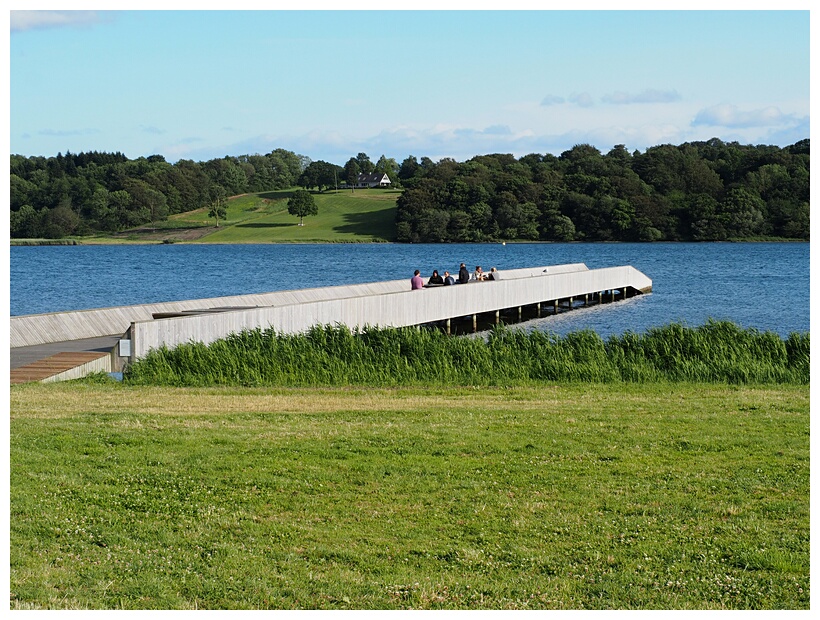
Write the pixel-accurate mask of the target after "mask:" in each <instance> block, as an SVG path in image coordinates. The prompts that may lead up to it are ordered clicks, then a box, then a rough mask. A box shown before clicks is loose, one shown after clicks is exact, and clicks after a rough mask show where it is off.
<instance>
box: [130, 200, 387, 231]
mask: <svg viewBox="0 0 820 620" xmlns="http://www.w3.org/2000/svg"><path fill="white" fill-rule="evenodd" d="M293 191H295V190H293V189H291V190H283V191H276V192H262V193H259V194H245V195H242V196H235V197H233V198H231V199H229V200H228V217H227V221H220V222H219V227H218V228H217V227H216V226H214V220H213V218H209V217H208V210H207V209H198V210H196V211H190V212H187V213H180V214H177V215H174V216H171V217H170V218H169V219H168V222H165V223H163V225H162V226H161V227H158V228H157V229H156V230H155V231H152V233H150V234H153V235H158V234H159V235H161V236H162V238H163V239H169V240H180V241H197V242H200V243H290V242H327V243H345V242H347V243H351V242H379V241H382V242H383V241H393V240H395V218H396V200H397V199H398V197H399V196H400V195H401V192H400V191H399V190H379V189H372V190H356V191H350V190H338V191H328V192H324V193H314V194H313V198H314V200H315V201H316V205H317V206H318V208H319V214H318V215H316V216H311V217H306V218H305V219H304V226H299V218H298V217H295V216H293V215H290V214H289V213H288V204H287V203H288V198H290V196H291V195H292V193H293ZM183 231H187V232H186V234H183ZM192 232H193V234H191V233H192ZM130 234H131V235H132V236H133V235H137V236H139V235H140V234H141V233H140V232H138V231H130Z"/></svg>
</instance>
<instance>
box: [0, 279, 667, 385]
mask: <svg viewBox="0 0 820 620" xmlns="http://www.w3.org/2000/svg"><path fill="white" fill-rule="evenodd" d="M500 276H501V279H500V280H498V281H489V282H475V283H469V284H463V285H455V286H443V287H434V288H425V289H421V290H415V291H411V290H410V279H409V277H408V278H407V279H406V280H390V281H384V282H373V283H367V284H353V285H342V286H332V287H323V288H313V289H299V290H292V291H276V292H271V293H259V294H249V295H238V296H231V297H217V298H210V299H199V300H186V301H176V302H165V303H156V304H141V305H135V306H119V307H113V308H99V309H93V310H81V311H74V312H55V313H49V314H33V315H25V316H15V317H11V329H10V345H11V369H12V375H13V376H14V375H15V373H16V377H17V379H18V380H61V379H67V378H76V377H77V376H83V375H84V374H88V373H90V372H99V371H103V372H116V371H119V370H121V369H122V368H123V367H124V365H125V364H127V363H129V362H132V361H135V360H137V359H140V358H141V357H144V356H145V355H146V354H147V353H148V351H150V350H151V349H152V348H157V347H160V346H163V345H164V346H168V347H174V346H177V345H179V344H183V343H186V342H191V341H196V342H203V343H206V344H207V343H210V342H213V341H215V340H218V339H220V338H224V337H225V336H227V335H229V334H231V333H236V332H240V331H242V330H245V329H256V328H273V329H275V330H276V331H277V332H280V333H300V332H304V331H307V330H308V329H310V328H311V327H313V326H314V325H328V324H330V325H335V324H344V325H347V326H348V327H350V328H351V329H353V328H362V327H365V326H380V327H403V326H410V325H426V324H437V325H441V326H442V327H444V328H445V329H447V330H448V331H449V330H450V327H451V322H452V321H455V320H460V321H462V322H464V321H465V320H466V321H467V322H468V324H469V323H471V324H472V329H473V330H475V329H476V326H477V324H478V318H479V316H482V317H485V318H486V317H489V319H490V323H493V322H496V323H497V322H499V321H500V320H501V315H502V313H504V314H505V316H507V315H509V313H510V311H512V313H513V314H516V313H517V316H518V318H519V320H520V319H521V317H522V314H523V312H524V309H525V308H528V309H530V310H531V312H530V313H529V314H530V315H532V316H541V313H542V312H544V313H547V312H558V311H559V309H561V308H566V309H571V308H573V307H574V305H576V304H579V303H581V304H587V305H588V304H595V303H609V302H612V301H618V300H621V299H626V298H628V297H632V296H634V295H639V294H643V293H648V292H651V290H652V281H651V280H650V279H649V278H648V277H647V276H645V275H644V274H643V273H641V272H640V271H638V270H637V269H635V268H634V267H631V266H622V267H608V268H603V269H588V268H587V266H586V265H584V264H583V263H573V264H568V265H550V266H544V267H535V268H526V269H513V270H506V271H502V272H501V273H500ZM78 352H86V353H89V354H95V355H94V356H91V355H89V356H85V357H83V356H80V357H79V358H76V360H77V362H78V363H77V366H78V367H79V369H78V370H60V371H59V374H58V373H56V372H55V373H54V374H52V375H50V376H48V377H45V378H39V374H38V372H39V373H43V372H46V371H47V370H48V369H49V368H58V367H59V368H62V366H64V365H65V364H67V363H69V361H70V360H71V359H72V358H71V356H68V355H59V354H65V353H78ZM106 352H107V353H108V354H107V355H106ZM55 355H56V356H58V359H54V356H55ZM92 357H94V359H91V358H92ZM86 358H87V359H86ZM44 359H46V362H45V363H44V362H43V360H44ZM81 360H82V361H81ZM37 364H39V366H40V367H41V370H40V371H37V372H35V367H34V366H35V365H37ZM25 377H31V378H30V379H26V378H25Z"/></svg>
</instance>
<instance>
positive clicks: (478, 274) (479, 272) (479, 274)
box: [471, 265, 487, 282]
mask: <svg viewBox="0 0 820 620" xmlns="http://www.w3.org/2000/svg"><path fill="white" fill-rule="evenodd" d="M471 279H472V280H475V281H476V282H481V281H483V280H486V279H487V274H486V273H484V270H483V269H481V265H476V266H475V271H474V272H473V277H472V278H471Z"/></svg>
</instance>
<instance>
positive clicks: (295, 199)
mask: <svg viewBox="0 0 820 620" xmlns="http://www.w3.org/2000/svg"><path fill="white" fill-rule="evenodd" d="M288 213H290V214H291V215H296V216H297V217H298V218H299V226H304V225H305V224H304V222H303V221H302V218H304V217H305V216H306V215H317V214H318V213H319V207H317V206H316V201H314V200H313V196H312V195H311V193H310V192H309V191H307V190H304V189H297V190H296V191H295V192H293V196H291V197H290V200H288Z"/></svg>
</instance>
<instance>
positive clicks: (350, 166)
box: [344, 157, 361, 188]
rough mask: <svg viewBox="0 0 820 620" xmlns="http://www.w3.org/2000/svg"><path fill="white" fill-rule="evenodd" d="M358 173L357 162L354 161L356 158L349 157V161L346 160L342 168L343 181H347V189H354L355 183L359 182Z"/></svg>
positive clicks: (359, 170)
mask: <svg viewBox="0 0 820 620" xmlns="http://www.w3.org/2000/svg"><path fill="white" fill-rule="evenodd" d="M360 172H361V169H360V168H359V162H358V161H357V160H356V158H355V157H351V158H350V159H348V160H347V163H346V164H345V168H344V179H345V181H347V185H348V187H351V188H354V187H356V183H357V182H358V181H359V173H360Z"/></svg>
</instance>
